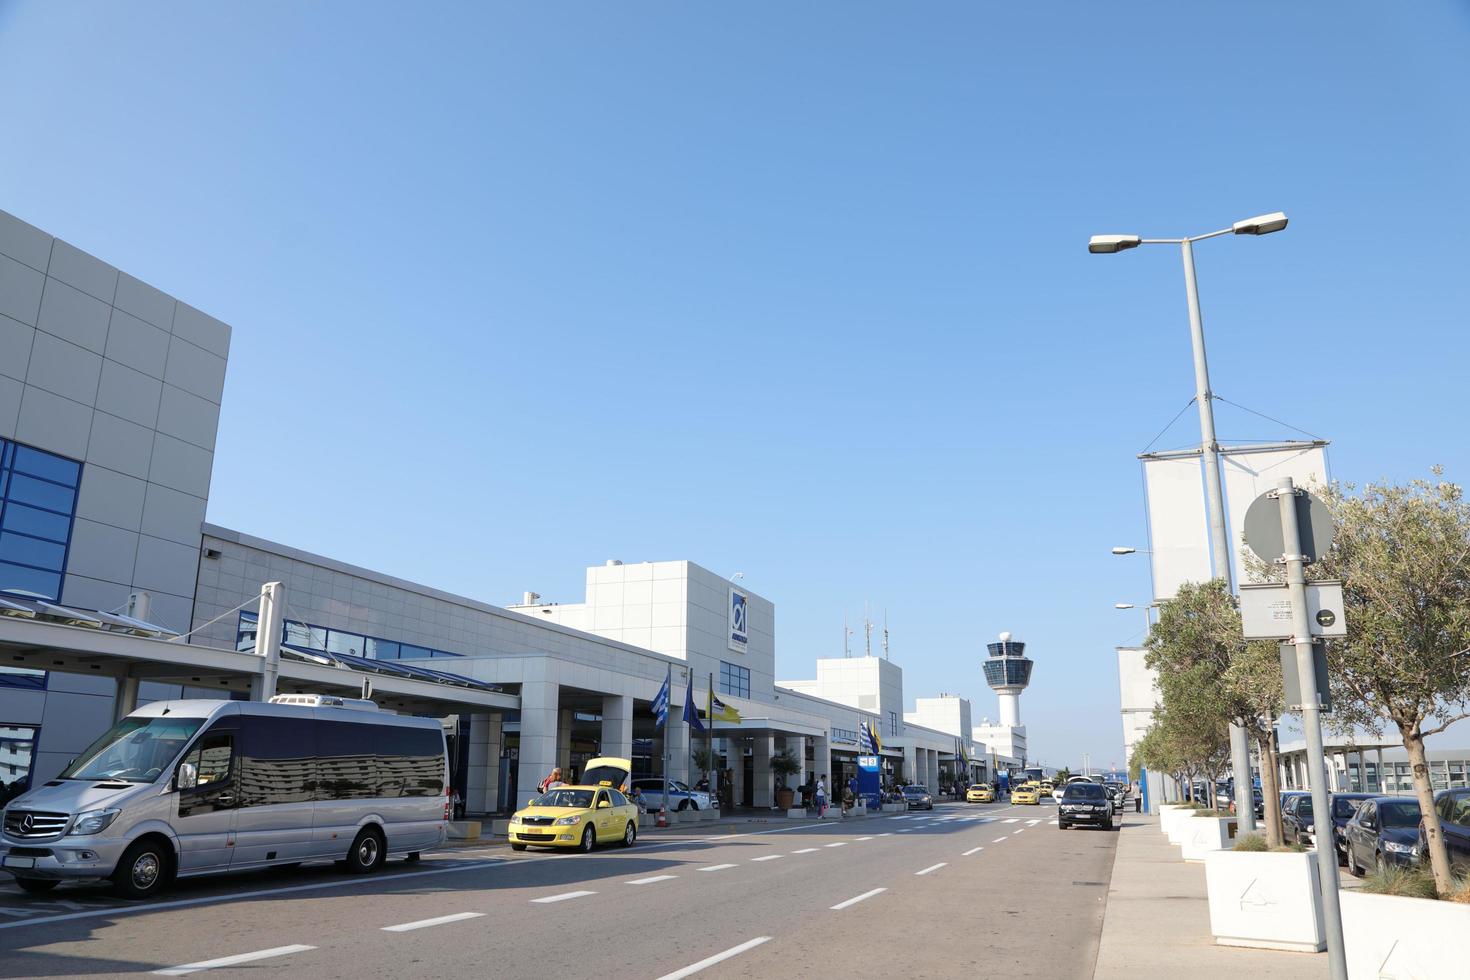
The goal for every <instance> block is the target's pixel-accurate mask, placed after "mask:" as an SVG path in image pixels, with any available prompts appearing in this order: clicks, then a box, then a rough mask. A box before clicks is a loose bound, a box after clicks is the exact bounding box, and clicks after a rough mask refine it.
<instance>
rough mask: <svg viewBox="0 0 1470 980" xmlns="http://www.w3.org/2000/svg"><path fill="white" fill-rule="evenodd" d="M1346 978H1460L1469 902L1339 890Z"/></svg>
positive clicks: (1469, 924)
mask: <svg viewBox="0 0 1470 980" xmlns="http://www.w3.org/2000/svg"><path fill="white" fill-rule="evenodd" d="M1342 934H1343V939H1344V940H1345V941H1346V946H1347V968H1348V980H1378V978H1379V977H1395V978H1397V977H1404V978H1410V977H1412V978H1413V980H1463V978H1464V977H1465V975H1466V966H1465V944H1464V938H1465V936H1466V935H1467V934H1470V905H1464V904H1461V903H1459V902H1436V901H1434V900H1432V899H1428V898H1399V897H1397V896H1393V895H1364V894H1363V893H1362V892H1359V891H1357V890H1353V891H1344V892H1343V893H1342Z"/></svg>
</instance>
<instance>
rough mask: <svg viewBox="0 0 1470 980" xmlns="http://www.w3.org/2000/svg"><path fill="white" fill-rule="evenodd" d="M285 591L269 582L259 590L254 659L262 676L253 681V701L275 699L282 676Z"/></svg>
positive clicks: (252, 679) (282, 587)
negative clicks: (258, 662) (257, 658)
mask: <svg viewBox="0 0 1470 980" xmlns="http://www.w3.org/2000/svg"><path fill="white" fill-rule="evenodd" d="M285 610H286V587H285V586H284V585H282V584H281V583H280V582H267V583H265V585H264V586H263V587H262V588H261V590H260V609H259V612H258V616H259V618H258V620H257V621H256V626H255V655H256V656H257V657H259V658H260V664H259V668H258V669H259V670H260V673H259V674H257V675H256V676H255V677H253V678H251V681H250V700H252V701H269V700H270V699H271V698H273V697H275V696H276V678H277V677H279V676H280V673H281V635H282V631H283V630H284V629H285V624H286V620H285V615H286V612H285Z"/></svg>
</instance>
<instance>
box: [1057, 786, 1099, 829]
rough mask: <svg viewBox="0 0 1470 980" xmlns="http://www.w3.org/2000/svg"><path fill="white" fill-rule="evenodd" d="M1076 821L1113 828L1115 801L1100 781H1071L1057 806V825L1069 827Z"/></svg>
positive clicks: (1062, 827)
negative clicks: (1109, 796)
mask: <svg viewBox="0 0 1470 980" xmlns="http://www.w3.org/2000/svg"><path fill="white" fill-rule="evenodd" d="M1074 823H1090V824H1092V825H1093V826H1094V827H1101V828H1102V829H1103V830H1112V829H1113V802H1112V800H1110V799H1108V793H1107V790H1105V789H1103V787H1102V785H1101V784H1099V783H1070V784H1068V786H1067V788H1066V790H1065V791H1063V793H1062V799H1061V802H1060V803H1059V804H1058V806H1057V826H1058V827H1059V828H1061V829H1062V830H1067V829H1069V828H1070V827H1071V826H1072V825H1073V824H1074Z"/></svg>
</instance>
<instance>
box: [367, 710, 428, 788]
mask: <svg viewBox="0 0 1470 980" xmlns="http://www.w3.org/2000/svg"><path fill="white" fill-rule="evenodd" d="M376 730H377V747H378V795H379V796H384V797H388V798H390V799H391V798H393V797H399V796H439V795H442V794H443V792H444V736H443V734H442V733H441V732H438V731H435V730H434V729H432V728H408V727H404V726H400V725H380V726H376Z"/></svg>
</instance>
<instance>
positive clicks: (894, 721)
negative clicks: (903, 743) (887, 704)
mask: <svg viewBox="0 0 1470 980" xmlns="http://www.w3.org/2000/svg"><path fill="white" fill-rule="evenodd" d="M888 734H889V735H890V736H892V737H893V738H898V712H897V711H890V712H888Z"/></svg>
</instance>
